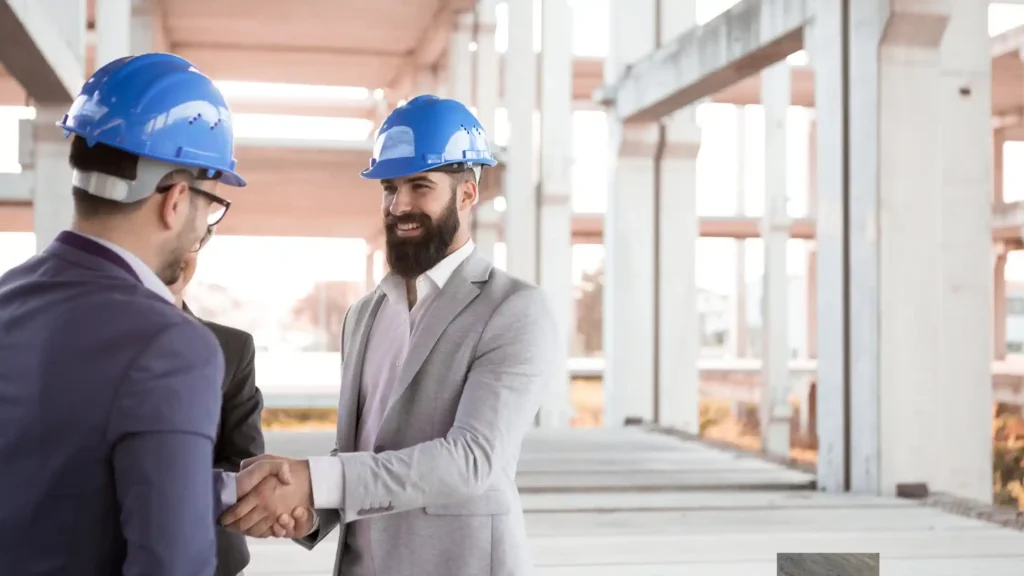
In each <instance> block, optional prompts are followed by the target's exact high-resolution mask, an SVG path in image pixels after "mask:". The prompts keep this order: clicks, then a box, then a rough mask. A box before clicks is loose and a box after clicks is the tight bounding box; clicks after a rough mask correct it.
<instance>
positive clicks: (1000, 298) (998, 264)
mask: <svg viewBox="0 0 1024 576" xmlns="http://www.w3.org/2000/svg"><path fill="white" fill-rule="evenodd" d="M992 252H993V255H994V258H993V260H994V262H993V263H992V272H993V274H992V288H993V290H992V292H993V295H994V298H993V302H992V324H993V326H992V328H993V330H992V332H993V343H994V350H993V357H994V358H995V359H996V360H1005V359H1006V245H1005V244H1003V243H1002V242H998V243H996V245H995V246H993V250H992Z"/></svg>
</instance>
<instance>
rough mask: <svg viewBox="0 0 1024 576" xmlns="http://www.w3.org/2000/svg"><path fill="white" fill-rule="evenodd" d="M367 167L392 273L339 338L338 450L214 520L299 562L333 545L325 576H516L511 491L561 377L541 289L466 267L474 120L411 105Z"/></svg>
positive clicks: (453, 106)
mask: <svg viewBox="0 0 1024 576" xmlns="http://www.w3.org/2000/svg"><path fill="white" fill-rule="evenodd" d="M374 150H375V152H374V156H373V158H372V159H371V160H370V167H369V168H367V169H366V170H364V171H363V173H362V175H363V176H364V177H365V178H371V179H375V180H379V181H380V184H381V189H382V199H383V203H382V212H383V220H384V229H385V232H386V234H387V261H388V264H389V265H390V267H391V270H390V272H389V273H388V275H387V276H386V277H385V278H383V279H382V280H381V283H380V286H378V288H377V289H376V290H375V291H374V292H373V293H371V294H369V295H367V296H365V297H364V298H363V299H362V300H360V301H359V302H357V303H356V304H354V305H353V306H352V307H351V308H350V309H349V311H348V312H347V314H346V317H345V320H344V322H343V329H342V342H341V350H342V352H341V354H342V383H341V399H340V402H339V411H338V428H337V436H336V444H335V448H334V450H333V451H332V453H331V455H330V456H324V457H319V458H311V459H309V460H308V461H296V460H291V461H290V462H291V466H290V468H291V470H292V472H293V474H295V475H296V476H300V475H301V476H302V477H303V481H302V482H299V481H295V482H294V483H293V484H292V485H291V486H287V487H285V489H284V490H283V492H288V493H289V494H288V495H287V496H284V495H283V494H278V495H274V494H269V493H266V494H265V493H263V492H264V491H262V490H260V489H256V490H254V491H253V492H251V493H250V494H249V495H247V496H246V497H244V498H242V499H241V500H240V501H239V503H238V504H237V505H236V506H235V507H233V508H232V509H230V510H228V511H227V512H226V513H225V514H224V516H223V517H222V519H221V520H222V522H225V523H228V524H230V525H232V526H234V527H236V528H238V529H240V530H243V531H244V530H248V529H249V527H250V526H255V530H254V531H255V532H260V531H262V523H263V522H266V521H267V519H273V518H275V517H276V519H277V524H276V525H275V526H274V527H273V531H274V534H275V535H278V536H288V537H291V538H295V539H297V541H298V542H299V543H300V544H301V545H303V546H305V547H307V548H312V547H313V546H316V545H317V544H318V543H319V542H321V541H323V539H324V538H325V537H326V536H327V535H328V534H329V533H330V532H331V531H332V530H334V529H335V528H338V530H339V532H340V534H339V544H338V550H337V553H336V560H335V567H334V574H335V575H336V576H342V575H344V576H374V575H376V576H486V575H499V574H500V575H502V576H522V575H526V574H530V573H532V567H531V562H530V558H529V554H528V548H529V544H528V542H527V538H526V529H525V523H524V520H523V510H522V504H521V502H520V498H519V493H518V491H517V489H516V484H515V476H516V468H517V463H518V459H519V451H520V445H521V443H522V440H523V437H524V435H525V434H526V432H527V430H529V428H530V427H531V426H532V424H533V421H534V417H535V415H536V413H537V410H538V409H539V407H540V403H541V397H542V396H543V394H544V393H545V390H546V385H547V384H548V382H550V381H551V380H552V379H553V378H555V377H556V374H557V372H556V371H557V357H556V356H555V351H556V350H557V347H558V343H557V338H558V334H557V330H556V328H555V321H554V317H553V315H552V313H551V309H550V307H549V305H548V303H547V301H546V298H545V296H544V295H543V294H542V292H541V291H540V289H539V288H537V287H536V286H533V285H530V284H527V283H526V282H523V281H521V280H518V279H516V278H513V277H511V276H509V275H508V274H506V273H505V272H503V271H501V270H498V269H496V268H493V267H492V266H491V263H490V262H488V261H487V260H486V259H484V258H483V257H481V256H480V255H478V254H477V253H476V252H475V251H474V248H473V242H472V240H471V239H470V237H469V217H470V211H471V209H472V207H473V205H474V204H475V203H476V201H477V199H478V195H479V190H478V182H479V176H480V169H481V168H482V167H488V166H493V165H494V164H495V161H494V158H493V157H492V155H491V152H490V150H489V148H488V142H487V137H486V136H485V135H484V132H483V130H482V129H481V128H480V124H479V122H478V121H477V119H476V117H475V116H474V115H473V114H472V112H470V111H469V110H468V109H467V108H466V107H465V106H464V105H462V104H461V103H459V102H457V101H454V100H445V99H439V98H437V97H434V96H420V97H417V98H414V99H413V100H411V101H409V103H408V104H406V105H405V106H402V107H399V108H397V109H396V110H394V111H393V112H392V113H391V115H390V116H389V117H388V118H387V119H386V120H385V121H384V124H383V125H382V126H381V129H380V131H379V134H378V137H377V142H376V146H375V148H374ZM275 458H280V457H277V456H262V457H258V458H256V459H254V460H253V461H247V462H246V463H244V464H243V469H245V467H246V466H248V465H250V464H251V463H252V462H264V461H267V460H272V459H275ZM298 470H302V472H301V473H297V471H298ZM307 473H308V477H309V480H308V481H306V480H305V478H306V475H307ZM296 505H297V506H298V507H295V506H296Z"/></svg>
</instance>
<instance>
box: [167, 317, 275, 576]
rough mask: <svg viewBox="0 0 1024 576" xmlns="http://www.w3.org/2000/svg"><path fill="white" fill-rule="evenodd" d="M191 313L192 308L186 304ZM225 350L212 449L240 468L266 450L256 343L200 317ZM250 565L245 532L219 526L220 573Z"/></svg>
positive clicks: (227, 465)
mask: <svg viewBox="0 0 1024 576" xmlns="http://www.w3.org/2000/svg"><path fill="white" fill-rule="evenodd" d="M183 308H184V310H185V312H186V313H188V314H192V311H191V310H189V309H188V306H183ZM199 321H200V322H202V323H203V324H204V325H205V326H206V327H207V328H209V329H210V330H211V331H212V332H213V335H214V336H216V337H217V341H218V342H220V347H221V349H222V350H223V352H224V382H223V383H222V384H221V389H222V391H223V394H224V400H223V403H222V405H221V412H220V430H219V432H218V434H217V443H216V445H215V446H214V449H213V467H214V468H219V469H221V470H230V471H233V472H237V471H238V468H239V467H240V466H241V464H242V460H245V459H246V458H252V457H253V456H257V455H259V454H262V453H263V452H264V450H265V447H264V443H263V429H262V427H261V425H260V418H261V416H262V412H263V394H262V393H261V392H260V389H259V388H257V387H256V370H255V360H256V346H255V345H254V343H253V340H252V335H251V334H249V333H248V332H246V331H244V330H239V329H237V328H231V327H230V326H224V325H222V324H217V323H215V322H208V321H206V320H202V319H199ZM248 565H249V547H248V546H247V545H246V543H245V536H243V535H241V534H239V533H237V532H232V531H230V530H226V529H224V528H223V527H221V526H217V576H236V575H237V574H238V573H239V572H241V571H242V570H243V569H244V568H245V567H246V566H248Z"/></svg>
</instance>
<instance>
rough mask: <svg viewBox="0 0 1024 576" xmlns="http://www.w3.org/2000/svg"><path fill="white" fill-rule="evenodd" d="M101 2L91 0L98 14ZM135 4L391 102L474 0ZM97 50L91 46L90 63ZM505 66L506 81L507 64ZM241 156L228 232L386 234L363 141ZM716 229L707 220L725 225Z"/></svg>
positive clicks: (17, 224) (797, 89)
mask: <svg viewBox="0 0 1024 576" xmlns="http://www.w3.org/2000/svg"><path fill="white" fill-rule="evenodd" d="M94 3H95V0H89V11H90V22H91V21H92V16H91V14H92V11H93V7H94ZM136 4H137V9H140V10H141V9H145V10H147V11H148V13H149V14H150V15H151V16H152V19H153V22H154V24H153V26H154V29H155V33H154V38H155V39H156V40H155V42H156V44H157V46H156V49H159V50H168V51H172V52H175V53H178V54H180V55H182V56H184V57H186V58H188V59H190V60H192V61H193V62H195V63H196V65H197V66H198V67H199V68H200V69H201V70H203V71H204V72H205V73H207V74H208V75H210V76H211V77H213V78H216V79H220V80H247V81H265V82H286V83H300V84H326V85H345V86H361V87H367V88H370V89H371V90H372V89H374V88H382V89H383V90H384V91H385V93H386V94H385V96H386V100H387V101H389V102H391V103H392V104H390V105H393V103H394V102H397V101H398V100H399V99H402V98H408V97H409V96H411V95H413V93H414V92H413V91H414V90H415V88H416V86H417V84H416V80H417V77H418V76H419V75H422V73H423V71H425V70H435V71H436V70H439V69H443V68H444V67H445V65H446V58H445V56H446V52H447V50H448V43H449V40H450V32H451V30H452V28H453V26H454V22H455V19H456V16H457V14H458V13H459V12H462V11H466V10H468V9H470V8H471V7H472V5H473V4H474V0H417V1H415V2H410V1H409V0H346V1H345V2H338V1H336V0H305V1H304V2H302V10H301V11H299V10H298V9H297V6H295V5H292V4H289V3H286V2H280V1H279V0H141V1H139V0H137V1H136ZM197 15H201V16H197ZM1014 34H1016V35H1017V36H1014ZM1022 35H1024V32H1021V31H1019V30H1018V31H1011V32H1009V33H1006V34H1003V35H1000V37H998V38H996V39H994V40H993V43H994V54H993V56H994V59H993V85H992V101H993V111H994V113H995V114H1001V115H1002V114H1011V113H1018V114H1019V112H1020V111H1021V110H1022V109H1024V66H1022V65H1021V59H1020V57H1019V56H1018V49H1019V48H1018V47H1019V46H1020V45H1021V44H1022V40H1024V37H1018V36H1022ZM92 53H93V49H92V48H91V47H90V48H89V54H88V56H87V62H88V67H89V69H91V61H92ZM573 73H574V84H573V92H574V97H575V99H576V100H578V101H589V100H590V97H591V94H593V92H594V90H595V89H597V88H599V87H600V86H601V85H602V83H603V60H602V59H600V58H577V59H576V60H575V62H574V66H573ZM499 78H502V81H503V79H504V74H499ZM538 86H539V87H542V84H541V83H540V82H538ZM502 92H503V90H502ZM712 100H713V101H716V102H727V103H735V104H757V103H759V101H760V83H759V79H758V77H757V76H756V75H755V76H753V77H750V78H747V79H745V80H742V81H740V82H738V83H736V84H734V85H732V86H730V87H728V88H726V89H725V90H723V91H721V92H719V93H718V94H716V95H715V96H714V97H713V98H712ZM26 102H27V99H26V96H25V92H24V90H23V89H22V88H21V86H19V85H18V84H17V82H16V81H15V80H14V79H13V78H11V77H10V76H9V75H7V74H6V73H5V71H4V70H3V67H2V66H0V105H3V104H8V105H23V104H25V103H26ZM793 102H794V104H799V105H804V106H812V105H813V103H814V94H813V71H812V69H811V68H809V67H794V68H793ZM232 106H233V108H234V109H235V111H236V112H259V113H274V114H302V115H314V116H358V117H364V118H370V119H373V120H375V121H376V120H377V119H378V118H379V115H380V113H381V110H380V107H381V106H382V104H381V103H380V102H377V101H375V100H374V99H373V98H368V99H366V100H365V101H362V100H361V101H346V102H335V103H327V104H317V105H309V104H305V105H296V104H288V103H281V102H267V101H264V102H257V101H240V102H238V103H237V104H235V103H233V104H232ZM237 157H238V166H239V170H241V171H242V172H243V173H244V174H245V175H246V176H247V177H248V178H249V180H250V186H249V187H248V188H246V189H244V190H238V191H234V190H229V191H226V192H230V193H232V199H233V200H235V203H234V205H233V207H232V209H231V214H230V216H229V217H228V218H227V219H226V220H225V222H224V224H223V227H222V230H221V232H222V233H226V234H247V235H248V234H260V235H310V236H346V237H374V236H375V235H376V234H378V232H379V224H380V216H379V214H380V204H379V203H380V192H379V189H378V188H377V187H376V185H375V183H373V182H368V181H365V180H362V179H361V178H360V177H359V171H360V170H362V168H364V167H365V166H366V162H367V152H366V151H365V150H348V151H346V150H311V149H301V148H282V147H265V146H261V147H255V146H242V147H240V148H239V150H238V153H237ZM485 173H486V172H485ZM500 181H501V178H500V172H496V173H495V172H492V173H491V174H490V175H489V176H488V181H487V182H486V183H485V184H486V186H485V187H486V191H485V196H492V195H494V194H496V193H498V188H499V183H500ZM578 220H579V221H578V222H577V226H576V227H577V229H578V230H577V235H578V236H579V237H580V238H581V239H582V238H585V237H589V238H598V237H599V235H600V226H601V221H600V218H596V217H593V216H580V217H579V218H578ZM749 225H752V224H749ZM709 226H712V224H709ZM743 226H748V223H743ZM30 227H31V211H30V209H28V208H27V207H24V206H22V207H14V206H10V205H7V206H0V230H26V229H30ZM748 227H749V226H748ZM716 230H717V229H716ZM716 230H712V229H710V228H709V229H708V230H707V231H706V232H708V233H712V234H718V233H724V232H722V231H717V232H716ZM744 230H746V228H744ZM731 232H735V231H734V230H730V233H731ZM794 232H797V231H794Z"/></svg>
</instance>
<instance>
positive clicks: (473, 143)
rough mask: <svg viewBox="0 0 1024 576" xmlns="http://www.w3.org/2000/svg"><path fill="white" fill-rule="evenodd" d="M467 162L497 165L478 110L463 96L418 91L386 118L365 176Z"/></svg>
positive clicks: (392, 175)
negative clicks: (439, 95) (464, 102)
mask: <svg viewBox="0 0 1024 576" xmlns="http://www.w3.org/2000/svg"><path fill="white" fill-rule="evenodd" d="M457 164H463V165H465V167H466V168H467V169H468V168H472V167H478V166H494V165H495V164H497V161H496V160H495V159H494V155H493V154H492V153H491V148H490V145H489V144H488V141H487V134H485V133H484V130H483V128H482V127H481V126H480V121H479V120H477V118H476V116H475V115H474V114H473V112H471V111H470V110H469V108H466V106H465V105H464V104H462V103H461V102H459V101H458V100H450V99H446V98H438V97H437V96H432V95H429V94H427V95H423V96H417V97H416V98H413V99H412V100H410V101H409V102H408V103H407V104H405V105H404V106H399V107H398V108H396V109H394V110H393V111H392V112H391V114H389V115H388V117H387V118H386V119H385V120H384V123H383V124H382V125H381V127H380V131H379V132H378V134H377V139H376V141H375V142H374V146H373V156H372V157H371V158H370V167H369V168H367V169H365V170H363V171H362V173H361V175H362V176H363V178H369V179H373V180H381V179H385V178H401V177H403V176H410V175H412V174H416V173H418V172H427V171H429V170H436V169H438V168H442V167H445V166H454V165H457Z"/></svg>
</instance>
